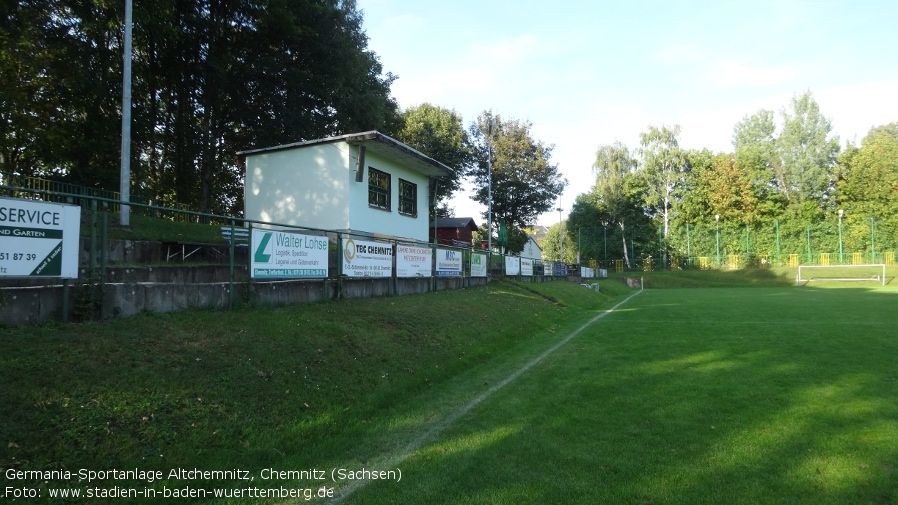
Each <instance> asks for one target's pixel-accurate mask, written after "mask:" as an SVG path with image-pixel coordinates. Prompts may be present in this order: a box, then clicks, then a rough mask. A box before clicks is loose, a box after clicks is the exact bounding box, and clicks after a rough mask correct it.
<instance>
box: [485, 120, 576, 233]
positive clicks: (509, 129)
mask: <svg viewBox="0 0 898 505" xmlns="http://www.w3.org/2000/svg"><path fill="white" fill-rule="evenodd" d="M491 121H494V124H495V129H493V131H492V135H489V134H488V132H490V122H491ZM530 128H531V124H530V123H529V122H527V121H519V120H515V119H511V120H503V119H502V117H501V116H499V115H495V116H494V115H493V113H492V111H484V112H483V113H482V114H481V115H480V116H479V117H478V118H477V121H476V122H475V123H473V124H472V125H471V127H470V129H469V132H470V135H471V139H472V140H473V142H474V145H475V153H476V158H477V161H476V163H475V165H474V167H473V170H472V171H471V173H470V176H471V178H472V180H473V182H474V184H475V186H476V189H475V193H474V195H473V196H472V197H471V198H472V199H473V200H475V201H477V202H480V203H481V204H483V205H484V206H487V207H488V208H489V205H488V204H489V201H490V197H489V188H490V179H491V180H492V222H493V226H498V222H499V219H500V218H503V217H504V218H505V221H506V223H508V225H509V226H516V227H518V228H525V227H527V226H529V225H531V224H533V223H534V222H535V221H536V218H537V217H538V216H539V215H540V214H542V213H544V212H547V211H549V210H550V209H552V206H553V204H554V203H555V201H556V200H557V199H558V197H559V196H560V195H561V192H562V191H563V190H564V187H565V186H566V185H567V180H565V179H564V178H563V177H562V176H561V174H560V173H559V171H558V165H556V164H553V163H551V157H552V150H553V149H554V146H553V145H546V144H544V143H543V142H542V141H537V140H535V139H533V137H532V136H531V133H530ZM489 156H492V164H491V165H492V169H491V172H492V173H490V168H489V166H490V165H489V164H488V157H489ZM483 217H487V216H486V214H484V216H483Z"/></svg>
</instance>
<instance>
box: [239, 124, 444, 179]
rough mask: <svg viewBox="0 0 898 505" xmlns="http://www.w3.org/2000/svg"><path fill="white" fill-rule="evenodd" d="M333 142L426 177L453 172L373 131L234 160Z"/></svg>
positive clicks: (245, 153) (265, 150)
mask: <svg viewBox="0 0 898 505" xmlns="http://www.w3.org/2000/svg"><path fill="white" fill-rule="evenodd" d="M333 142H346V143H348V144H350V145H354V146H361V145H364V146H365V149H366V150H368V151H370V152H372V153H375V154H377V155H379V156H383V157H385V158H389V159H392V160H396V161H398V162H400V163H402V164H403V165H405V166H407V167H409V168H411V169H413V170H415V171H417V172H420V173H422V174H424V175H427V176H430V177H452V176H453V175H454V174H455V171H454V170H452V169H451V168H449V167H448V166H446V165H444V164H442V163H440V162H439V161H437V160H435V159H433V158H431V157H429V156H427V155H425V154H424V153H422V152H420V151H418V150H416V149H414V148H412V147H409V146H407V145H405V144H403V143H402V142H399V141H398V140H396V139H394V138H392V137H389V136H387V135H384V134H383V133H380V132H378V131H376V130H372V131H367V132H362V133H350V134H347V135H339V136H336V137H327V138H323V139H315V140H304V141H301V142H294V143H292V144H283V145H279V146H272V147H264V148H261V149H250V150H246V151H240V152H238V153H237V156H254V155H258V154H264V153H268V152H272V151H283V150H288V149H300V148H303V147H309V146H315V145H319V144H328V143H333Z"/></svg>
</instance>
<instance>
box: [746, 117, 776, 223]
mask: <svg viewBox="0 0 898 505" xmlns="http://www.w3.org/2000/svg"><path fill="white" fill-rule="evenodd" d="M733 148H734V154H735V161H736V165H737V166H738V167H739V168H740V170H741V171H743V172H744V173H745V174H746V175H747V176H748V177H749V178H750V180H751V182H752V191H753V193H754V194H755V197H756V198H757V200H758V203H759V205H760V207H761V209H760V210H761V212H762V213H763V214H765V215H771V216H772V215H777V214H779V213H780V212H781V211H782V209H783V208H784V206H785V198H784V192H785V190H784V187H785V186H784V181H785V179H786V177H785V174H784V172H783V162H782V160H781V159H780V158H779V155H778V154H777V146H776V124H775V123H774V114H773V111H771V110H763V109H762V110H759V111H758V112H757V113H755V114H754V115H752V116H745V117H744V118H742V121H740V122H739V123H736V126H735V127H734V129H733Z"/></svg>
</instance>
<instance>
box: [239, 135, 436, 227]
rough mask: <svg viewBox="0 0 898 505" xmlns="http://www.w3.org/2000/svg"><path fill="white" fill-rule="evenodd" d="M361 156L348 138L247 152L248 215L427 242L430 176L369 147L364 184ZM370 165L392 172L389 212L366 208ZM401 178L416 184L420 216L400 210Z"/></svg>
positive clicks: (246, 197) (298, 224)
mask: <svg viewBox="0 0 898 505" xmlns="http://www.w3.org/2000/svg"><path fill="white" fill-rule="evenodd" d="M357 156H358V147H355V146H350V145H349V144H347V143H345V142H333V143H327V144H319V145H314V146H307V147H301V148H294V149H284V150H281V151H272V152H267V153H257V154H251V155H249V156H247V157H246V190H245V195H244V199H245V206H246V217H247V218H248V219H255V220H259V221H267V222H274V223H280V224H288V225H293V226H306V227H310V228H319V229H326V230H353V231H360V232H367V233H372V234H380V235H386V236H391V237H402V238H409V239H415V240H420V241H423V242H426V241H427V237H428V235H427V232H428V229H427V223H428V220H427V218H428V208H429V207H428V202H427V195H428V184H429V181H428V178H427V177H426V176H423V175H421V174H419V173H417V172H414V171H411V170H409V169H407V168H404V167H402V166H400V165H398V164H397V163H395V162H393V161H391V160H388V159H386V158H383V157H381V156H378V155H376V154H374V153H372V152H371V151H370V150H369V151H368V152H367V153H366V155H365V173H364V175H363V177H362V182H356V181H355V167H356V158H357ZM368 167H374V168H376V169H378V170H380V171H381V172H386V173H388V174H390V176H391V179H390V181H391V184H390V192H391V194H390V207H391V208H390V210H389V211H385V210H381V209H377V208H373V207H369V206H368ZM399 178H402V179H405V180H407V181H409V182H411V183H414V184H417V185H418V216H417V217H416V218H412V217H409V216H406V215H403V214H400V213H399Z"/></svg>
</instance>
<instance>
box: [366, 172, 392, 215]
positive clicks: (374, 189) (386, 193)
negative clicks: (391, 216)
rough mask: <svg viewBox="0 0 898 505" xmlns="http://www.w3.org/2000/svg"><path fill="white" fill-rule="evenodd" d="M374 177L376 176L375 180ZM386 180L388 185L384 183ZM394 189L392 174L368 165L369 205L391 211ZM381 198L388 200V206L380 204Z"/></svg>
mask: <svg viewBox="0 0 898 505" xmlns="http://www.w3.org/2000/svg"><path fill="white" fill-rule="evenodd" d="M372 178H374V180H373V181H372ZM384 181H385V182H386V186H384V185H383V182H384ZM372 182H373V184H372ZM392 189H393V176H392V175H390V174H389V173H387V172H384V171H382V170H378V169H376V168H374V167H368V207H371V208H372V209H379V210H385V211H387V212H391V211H392V203H393V202H392V198H391V194H390V193H391V192H392ZM372 197H373V198H372ZM378 197H381V198H378ZM381 200H385V201H386V206H384V205H380V204H379V202H380V201H381Z"/></svg>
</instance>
